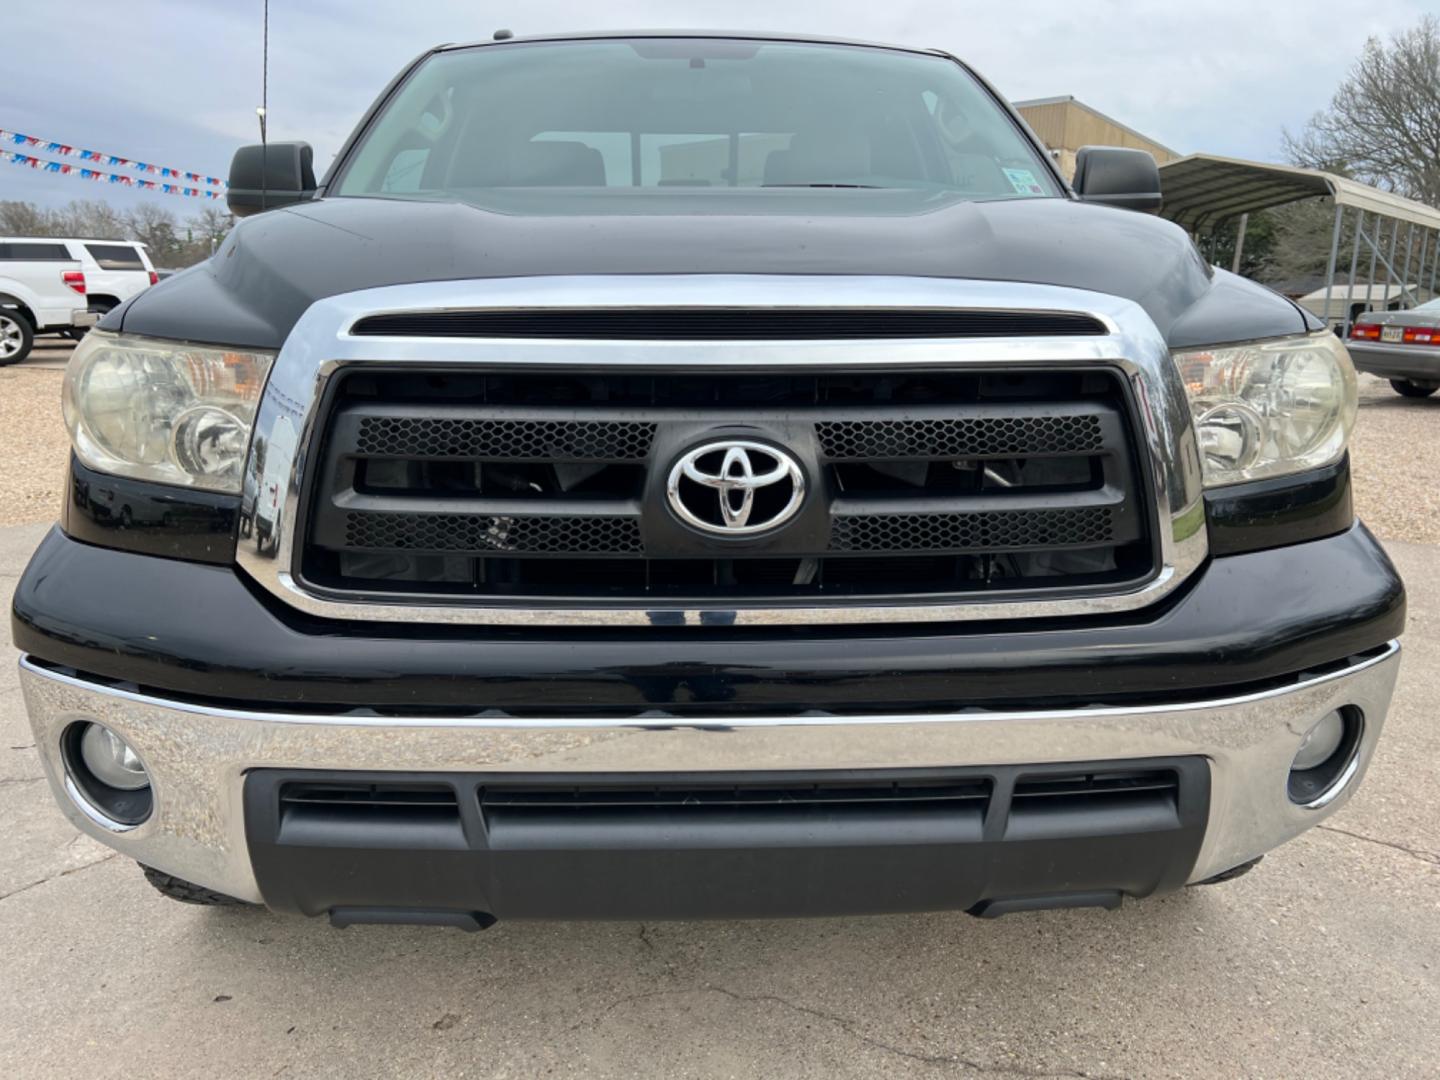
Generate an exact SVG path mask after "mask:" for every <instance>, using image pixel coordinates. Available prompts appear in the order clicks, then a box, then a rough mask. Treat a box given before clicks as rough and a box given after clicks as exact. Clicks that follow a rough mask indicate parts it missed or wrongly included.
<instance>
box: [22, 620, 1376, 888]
mask: <svg viewBox="0 0 1440 1080" xmlns="http://www.w3.org/2000/svg"><path fill="white" fill-rule="evenodd" d="M1399 653H1400V648H1399V645H1398V644H1397V643H1392V644H1391V645H1389V646H1388V647H1387V648H1386V649H1385V650H1384V651H1383V652H1382V653H1380V654H1378V655H1375V656H1372V657H1368V658H1366V659H1364V660H1362V661H1359V662H1357V663H1355V664H1353V665H1352V666H1349V667H1347V668H1344V669H1342V670H1339V671H1333V672H1330V673H1327V674H1324V675H1318V676H1314V677H1311V678H1302V679H1299V680H1297V681H1296V682H1294V683H1293V684H1291V685H1288V686H1285V687H1283V688H1279V689H1274V690H1267V691H1263V692H1259V693H1253V694H1247V695H1242V696H1237V697H1231V698H1225V699H1220V700H1211V701H1198V702H1193V703H1181V704H1165V705H1156V706H1151V707H1141V706H1136V707H1129V708H1097V709H1074V710H1064V711H1029V712H1020V711H1017V712H985V711H978V710H977V711H972V710H965V711H957V712H954V713H949V714H924V715H914V714H910V715H874V716H831V715H826V716H786V717H747V718H731V717H727V718H725V719H723V720H722V719H716V720H713V721H707V720H693V719H686V720H684V721H679V722H677V721H676V720H674V719H673V718H665V717H654V718H649V717H647V718H637V719H633V720H578V719H567V718H563V717H556V718H553V719H514V718H507V717H494V716H475V717H468V716H467V717H460V716H457V717H450V718H435V717H426V718H423V719H418V718H393V717H371V716H309V715H303V714H293V713H283V712H247V711H242V710H237V709H225V708H215V707H209V706H202V705H192V704H187V703H182V702H176V701H166V700H162V699H159V698H155V697H149V696H145V695H143V694H137V693H132V692H128V691H125V690H120V689H116V688H113V687H109V686H104V685H100V684H97V683H93V682H88V681H86V680H83V679H78V678H74V677H72V676H68V675H63V674H59V673H57V672H54V671H50V670H48V669H45V668H42V667H40V666H38V665H36V664H33V663H31V662H30V660H29V659H28V658H22V659H21V684H22V687H23V690H24V694H25V702H26V706H27V708H28V710H29V714H30V723H31V726H32V727H33V728H34V732H35V745H36V747H37V748H38V749H39V751H40V755H41V758H42V760H43V762H44V765H45V770H46V773H47V774H48V777H49V780H50V786H51V788H52V790H53V792H54V794H55V798H56V799H57V800H58V802H59V803H60V806H61V808H62V809H63V810H64V811H65V813H66V814H67V815H68V816H69V818H70V820H71V821H72V822H73V823H74V824H75V826H76V827H77V828H79V829H80V830H81V831H83V832H85V833H87V834H89V835H90V836H93V837H95V838H96V839H98V840H100V841H101V842H102V843H105V844H108V845H109V846H110V847H112V848H114V849H116V850H117V851H120V852H122V853H123V854H125V855H128V856H130V857H132V858H134V859H136V860H138V861H140V862H143V863H146V864H147V865H150V866H154V867H157V868H159V869H161V870H164V871H166V872H168V873H171V874H174V875H176V876H178V877H181V878H184V879H186V880H187V881H191V882H194V883H196V884H199V885H204V886H206V887H208V888H211V889H215V890H218V891H220V892H224V893H228V894H229V895H231V896H235V897H239V898H241V899H244V900H253V901H259V900H260V899H261V896H260V892H259V889H258V887H257V885H256V880H255V875H254V873H253V871H252V869H251V864H250V857H249V850H248V847H247V843H246V837H245V823H244V813H243V805H242V799H243V795H242V788H243V783H244V776H245V773H246V771H247V770H249V769H254V768H265V767H273V768H300V769H325V770H343V769H354V770H372V771H373V770H393V771H411V772H424V771H440V770H449V771H473V772H484V771H504V772H506V773H511V774H513V773H517V772H527V773H535V774H544V773H550V774H557V773H566V774H570V773H585V772H596V773H599V772H617V771H623V772H627V773H636V772H655V773H657V774H658V773H671V772H682V771H683V772H697V771H714V772H728V771H740V770H784V769H792V770H797V769H798V770H824V769H882V768H912V767H913V768H926V767H930V768H933V767H940V766H955V765H1028V764H1046V763H1060V762H1068V761H1075V762H1081V761H1124V760H1126V759H1137V758H1155V757H1171V756H1183V755H1199V756H1203V757H1204V758H1206V759H1207V760H1208V761H1209V762H1210V768H1211V803H1210V812H1209V821H1208V824H1207V828H1206V833H1205V839H1204V842H1203V845H1202V847H1201V850H1200V855H1199V858H1198V860H1197V862H1196V864H1195V867H1194V868H1193V870H1192V871H1191V874H1190V880H1191V881H1198V880H1203V879H1204V878H1207V877H1211V876H1213V875H1214V874H1217V873H1219V872H1221V871H1223V870H1227V869H1229V868H1230V867H1232V866H1236V865H1238V864H1239V863H1242V862H1245V861H1246V860H1249V859H1252V858H1254V857H1255V856H1257V855H1260V854H1262V853H1264V852H1266V851H1268V850H1270V849H1271V848H1273V847H1275V846H1276V845H1278V844H1281V843H1283V842H1284V841H1286V840H1288V839H1290V838H1291V837H1294V836H1296V835H1297V834H1299V833H1301V832H1303V831H1304V830H1305V829H1307V828H1309V827H1311V826H1312V825H1314V824H1316V823H1317V822H1319V821H1321V820H1322V819H1323V818H1324V817H1326V816H1327V815H1328V814H1330V813H1332V812H1334V810H1335V809H1336V808H1338V807H1339V806H1340V805H1342V804H1343V803H1344V802H1345V800H1346V799H1347V798H1349V796H1350V794H1351V793H1352V792H1353V791H1354V790H1355V788H1356V786H1357V785H1358V784H1359V781H1360V779H1361V777H1362V776H1363V775H1364V772H1365V769H1366V767H1367V766H1368V764H1369V761H1370V758H1371V756H1372V754H1373V752H1374V748H1375V744H1376V741H1377V739H1378V738H1379V735H1380V730H1381V728H1382V726H1383V724H1384V721H1385V714H1386V710H1387V709H1388V707H1389V704H1390V697H1391V693H1392V692H1393V690H1394V685H1395V678H1396V673H1397V671H1398V668H1399ZM1343 706H1354V707H1355V708H1358V709H1359V710H1360V711H1361V713H1362V714H1363V716H1364V730H1363V735H1362V738H1361V740H1360V745H1359V748H1358V750H1357V752H1356V755H1355V758H1354V760H1353V762H1352V764H1351V766H1350V768H1349V769H1348V770H1347V772H1346V774H1345V776H1344V778H1343V779H1342V781H1341V782H1340V783H1339V785H1338V786H1337V787H1336V788H1335V789H1333V790H1332V791H1331V792H1330V793H1327V795H1326V796H1325V797H1323V798H1322V799H1321V800H1319V801H1317V803H1315V804H1313V805H1311V806H1299V805H1296V804H1295V803H1293V802H1291V801H1290V798H1289V796H1288V794H1287V792H1286V777H1287V774H1288V771H1289V768H1290V762H1291V760H1292V759H1293V758H1294V755H1295V752H1296V749H1297V748H1298V747H1299V744H1300V741H1301V738H1302V737H1303V735H1304V734H1305V732H1306V730H1307V729H1308V728H1309V727H1310V726H1311V725H1312V724H1313V723H1314V722H1315V721H1316V720H1318V719H1319V718H1320V717H1321V716H1323V715H1324V714H1325V713H1326V712H1328V711H1330V710H1331V709H1335V708H1340V707H1343ZM77 720H98V721H100V722H102V723H104V724H106V725H107V726H108V727H110V728H111V729H113V730H114V731H115V732H116V733H118V734H119V735H121V736H122V737H123V738H124V739H125V740H126V741H127V742H129V743H130V745H131V746H133V747H134V749H135V750H136V752H137V753H138V754H139V755H140V757H141V759H142V760H143V762H144V763H145V765H146V767H147V769H148V770H149V772H150V776H151V778H152V782H153V788H154V796H155V807H154V812H153V813H152V815H151V817H150V818H149V819H148V820H147V821H145V822H144V823H143V824H141V825H139V826H136V827H133V828H126V827H120V826H117V825H115V824H114V823H113V822H109V821H107V820H106V819H105V817H104V815H103V814H100V813H99V812H98V811H96V810H95V809H94V808H93V807H91V806H89V805H88V804H87V803H86V802H85V800H84V798H83V797H82V796H81V795H80V793H79V791H78V789H77V788H76V787H75V786H74V785H73V784H72V783H70V781H69V780H68V778H67V776H66V770H65V765H64V760H63V756H62V752H61V736H62V734H63V733H64V731H65V729H66V728H67V727H68V726H69V725H70V724H71V723H73V722H75V721H77Z"/></svg>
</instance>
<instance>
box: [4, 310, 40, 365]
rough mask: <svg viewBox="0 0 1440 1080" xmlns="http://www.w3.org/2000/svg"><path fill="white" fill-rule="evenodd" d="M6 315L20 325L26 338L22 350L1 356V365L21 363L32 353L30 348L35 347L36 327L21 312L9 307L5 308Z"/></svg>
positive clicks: (22, 334)
mask: <svg viewBox="0 0 1440 1080" xmlns="http://www.w3.org/2000/svg"><path fill="white" fill-rule="evenodd" d="M5 317H6V318H8V319H13V320H14V321H15V322H16V323H17V324H18V325H19V327H20V335H21V337H23V338H25V341H24V343H23V344H22V345H21V346H20V351H19V352H17V353H16V354H15V355H14V356H8V357H0V367H9V366H10V365H11V364H18V363H20V362H21V361H23V360H24V359H25V358H26V357H27V356H29V355H30V350H31V349H33V348H34V347H35V327H33V326H31V325H30V320H29V319H27V318H26V317H25V316H24V315H22V314H21V313H20V312H18V311H13V310H11V309H9V308H7V309H6V310H5Z"/></svg>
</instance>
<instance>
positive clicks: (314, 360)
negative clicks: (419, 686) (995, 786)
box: [237, 275, 1208, 626]
mask: <svg viewBox="0 0 1440 1080" xmlns="http://www.w3.org/2000/svg"><path fill="white" fill-rule="evenodd" d="M607 307H608V308H627V309H635V308H676V307H686V308H696V307H700V308H704V307H710V308H742V309H752V308H755V309H771V310H776V309H784V308H810V309H813V308H816V307H833V308H837V309H845V310H865V309H869V310H906V309H927V310H934V309H937V308H950V309H954V310H984V311H1012V312H1031V313H1035V312H1068V313H1078V314H1084V315H1088V316H1091V317H1093V318H1096V319H1098V320H1100V321H1101V322H1102V323H1103V324H1104V325H1105V326H1106V327H1107V329H1108V330H1109V333H1108V334H1107V335H1104V336H1098V335H1088V336H1074V337H1035V338H975V339H963V340H935V339H901V340H874V339H869V340H858V341H857V340H843V341H809V342H803V341H800V342H797V341H729V340H727V341H709V342H705V341H701V342H696V341H612V340H605V341H574V340H535V339H494V338H487V339H472V338H403V337H385V336H377V335H365V336H363V337H356V336H354V335H352V334H351V333H350V328H351V327H352V326H353V325H354V324H355V322H356V321H357V320H358V319H361V318H364V317H366V316H370V315H381V314H394V313H404V312H418V311H448V310H474V309H477V308H480V309H494V310H515V309H541V308H556V309H558V308H584V309H595V308H607ZM366 363H391V364H393V363H417V364H437V363H438V364H455V365H462V366H464V365H474V366H476V367H478V368H484V369H486V370H506V369H515V368H533V367H537V366H542V365H543V366H549V367H551V368H553V369H558V370H577V369H578V370H587V371H593V370H595V369H596V368H597V367H603V368H605V369H609V370H617V371H620V370H627V369H628V370H651V369H654V368H663V369H664V370H666V371H701V372H716V371H744V370H747V369H762V370H765V371H787V370H788V371H805V370H814V369H817V368H818V369H832V368H851V369H856V370H875V369H882V370H883V369H889V368H904V367H911V368H925V367H933V368H964V367H967V366H976V365H980V364H984V365H988V366H1002V367H1003V366H1010V365H1014V366H1022V367H1023V366H1030V365H1044V366H1047V367H1063V366H1067V365H1077V364H1085V365H1094V364H1103V365H1108V366H1113V367H1114V368H1116V369H1118V370H1119V371H1120V372H1122V374H1123V376H1124V377H1125V378H1126V380H1127V381H1128V382H1129V384H1130V386H1131V388H1132V390H1133V392H1134V395H1135V399H1136V401H1137V402H1138V403H1139V411H1140V414H1141V415H1140V422H1141V424H1142V425H1143V428H1144V430H1143V438H1144V441H1145V444H1146V445H1145V446H1144V448H1143V449H1144V450H1145V451H1146V456H1147V458H1148V463H1149V466H1150V471H1151V477H1150V479H1151V482H1152V488H1153V492H1154V501H1155V505H1156V506H1158V507H1160V508H1161V525H1160V527H1159V532H1160V537H1159V539H1160V549H1161V559H1160V562H1161V565H1160V569H1159V571H1158V572H1157V573H1156V575H1155V576H1154V577H1152V578H1151V579H1150V580H1149V581H1148V582H1146V583H1144V584H1143V585H1142V586H1140V587H1137V588H1132V589H1130V590H1129V591H1124V592H1117V593H1111V594H1107V595H1098V596H1085V597H1074V598H1066V599H1050V600H1028V599H1023V598H1021V599H999V598H997V599H990V600H983V601H982V600H969V599H966V600H962V601H957V602H952V603H924V602H917V603H909V604H898V603H884V602H876V603H873V604H865V603H860V602H856V601H853V600H851V601H847V602H845V603H844V604H843V605H842V604H836V605H822V604H810V605H808V606H805V605H801V604H798V603H794V602H787V603H783V604H781V603H774V604H768V605H767V604H763V603H757V604H746V605H738V606H726V605H724V604H723V603H719V602H716V603H711V604H708V605H702V606H695V607H683V606H675V605H667V604H655V605H650V606H645V607H635V606H623V605H613V606H601V605H596V606H585V607H578V608H574V607H570V608H567V607H563V606H559V605H539V604H536V603H535V602H533V601H531V602H530V603H531V605H532V606H525V607H522V606H513V605H508V604H499V603H459V602H445V601H434V602H429V603H424V602H419V601H416V602H411V603H400V602H389V601H385V602H377V603H365V602H361V601H358V600H350V599H346V600H336V599H331V598H327V597H324V596H321V595H317V594H315V593H313V592H311V591H309V590H307V589H306V588H305V587H304V586H303V584H302V583H300V582H298V581H297V580H296V579H295V577H294V575H293V574H292V572H291V567H292V565H293V562H294V554H295V544H296V538H295V535H294V525H295V521H296V518H297V514H298V510H299V500H300V492H301V490H302V488H303V486H304V484H305V481H306V478H307V472H308V468H309V464H310V463H309V460H308V454H309V452H310V450H311V448H312V444H313V441H314V437H315V434H316V429H317V425H318V424H319V422H320V419H321V418H320V417H319V405H320V402H321V401H322V400H323V398H324V394H325V390H326V388H327V385H328V383H329V380H330V379H332V378H333V377H334V376H335V375H336V373H337V372H339V371H340V370H341V369H342V368H345V367H348V366H350V365H357V366H358V365H364V364H366ZM255 432H256V434H255V438H254V440H253V441H252V445H251V449H250V454H249V457H248V458H247V462H246V467H245V474H244V489H243V495H242V501H241V541H240V544H239V548H238V552H237V562H238V564H239V565H240V567H241V568H242V569H243V570H244V571H245V572H246V573H247V574H249V575H250V576H251V577H252V578H253V579H254V580H255V581H256V582H257V583H259V584H260V585H261V586H262V587H263V588H265V589H266V590H267V591H269V592H271V593H273V594H274V595H276V596H278V597H280V598H281V599H282V600H284V601H285V602H286V603H288V604H291V605H293V606H295V607H297V608H300V609H302V610H304V611H307V612H309V613H311V614H314V615H318V616H322V617H327V618H335V619H355V620H368V621H390V622H430V623H466V624H488V625H522V626H547V625H549V626H585V625H589V626H594V625H632V626H646V625H650V624H652V623H655V622H662V621H663V622H664V623H665V624H667V625H675V624H676V623H683V624H685V625H700V624H701V623H702V620H703V621H704V622H706V623H714V622H716V621H723V622H725V623H727V624H729V625H777V624H807V625H813V624H832V625H833V624H846V623H885V622H890V623H896V622H951V621H968V620H976V619H997V618H1007V619H1011V618H1038V617H1049V616H1063V615H1081V614H1096V613H1103V612H1112V611H1127V610H1133V609H1136V608H1140V607H1144V606H1146V605H1148V604H1152V603H1154V602H1155V601H1157V600H1159V599H1160V598H1161V597H1163V596H1165V595H1166V594H1167V593H1169V592H1171V591H1172V590H1173V589H1175V588H1176V587H1177V586H1178V585H1179V584H1180V583H1181V582H1182V581H1184V580H1185V578H1187V577H1188V576H1189V575H1190V574H1191V573H1193V572H1194V571H1195V570H1196V569H1197V568H1198V567H1199V566H1200V565H1201V563H1203V562H1204V560H1205V557H1206V554H1207V552H1208V546H1207V543H1208V542H1207V537H1206V531H1205V517H1204V504H1203V502H1202V501H1201V498H1202V485H1201V474H1200V459H1199V455H1198V452H1197V450H1196V443H1195V436H1194V431H1193V428H1192V427H1191V421H1190V410H1189V404H1188V401H1187V399H1186V396H1185V388H1184V386H1183V385H1182V383H1181V381H1180V375H1179V372H1178V371H1177V370H1176V368H1175V365H1174V363H1173V362H1172V361H1171V358H1170V351H1169V349H1168V347H1167V346H1166V344H1165V341H1164V339H1163V338H1162V336H1161V335H1160V332H1159V331H1158V330H1157V329H1156V327H1155V325H1154V323H1153V322H1152V321H1151V320H1150V318H1149V316H1148V315H1146V314H1145V312H1144V310H1143V309H1142V308H1141V307H1140V306H1139V305H1137V304H1135V303H1133V302H1132V301H1129V300H1124V299H1121V298H1119V297H1115V296H1109V295H1106V294H1103V293H1094V292H1088V291H1085V290H1081V289H1069V288H1060V287H1057V286H1049V285H1030V284H1023V283H1009V282H990V281H962V280H950V279H938V278H899V277H826V276H781V275H689V276H683V275H682V276H670V277H654V276H642V275H636V276H626V275H613V276H602V277H554V278H505V279H494V280H481V281H444V282H424V283H418V284H413V285H395V286H387V287H385V288H379V289H368V290H362V291H359V292H353V293H345V294H342V295H339V296H333V297H329V298H326V299H324V300H321V301H318V302H316V303H315V304H313V305H312V306H311V307H310V308H309V309H308V310H307V311H306V312H305V314H304V315H303V316H302V317H301V318H300V320H299V322H298V323H297V324H296V326H295V329H294V330H293V331H292V333H291V335H290V337H289V339H288V340H287V341H286V342H285V345H284V348H282V349H281V351H280V355H279V356H278V357H277V359H276V361H275V364H274V365H273V366H272V368H271V372H270V378H269V381H268V383H267V384H266V388H265V394H264V397H263V398H262V400H261V403H260V408H259V411H258V414H257V417H256V423H255ZM262 446H263V447H264V450H263V452H261V450H260V447H262ZM1167 519H1168V520H1167ZM717 616H718V618H717Z"/></svg>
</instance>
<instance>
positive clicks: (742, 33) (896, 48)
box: [434, 30, 949, 56]
mask: <svg viewBox="0 0 1440 1080" xmlns="http://www.w3.org/2000/svg"><path fill="white" fill-rule="evenodd" d="M626 38H699V39H705V38H710V39H715V40H722V41H723V40H735V41H788V42H796V43H803V44H810V45H853V46H859V47H862V48H867V49H889V50H891V51H893V52H908V53H917V54H920V55H923V56H948V55H949V54H948V53H946V52H945V51H944V50H942V49H933V48H921V47H919V46H915V45H890V44H887V43H885V42H879V41H860V40H857V39H854V38H835V37H824V36H822V35H817V34H782V33H774V32H770V31H757V30H576V31H571V32H568V33H565V32H561V33H550V34H531V35H526V36H524V37H521V36H519V35H516V36H515V37H509V38H502V39H501V40H499V41H496V40H495V39H493V38H484V39H482V40H479V41H457V42H449V43H447V44H444V45H437V46H436V47H435V49H434V51H435V52H444V51H447V50H450V49H473V48H477V47H479V46H490V45H524V44H527V43H530V42H536V41H607V40H615V39H620V40H623V39H626Z"/></svg>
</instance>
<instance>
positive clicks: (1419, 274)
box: [1415, 229, 1430, 304]
mask: <svg viewBox="0 0 1440 1080" xmlns="http://www.w3.org/2000/svg"><path fill="white" fill-rule="evenodd" d="M1428 254H1430V230H1429V229H1421V230H1420V258H1419V259H1418V260H1417V261H1416V263H1415V302H1416V303H1417V304H1423V303H1425V300H1422V299H1421V298H1420V290H1421V288H1422V287H1423V286H1424V284H1425V256H1427V255H1428ZM1425 299H1426V300H1428V299H1429V297H1426V298H1425Z"/></svg>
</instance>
